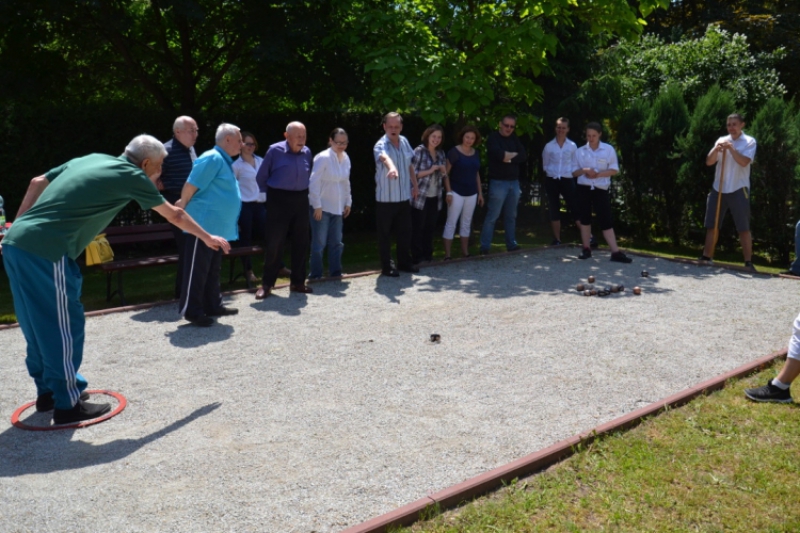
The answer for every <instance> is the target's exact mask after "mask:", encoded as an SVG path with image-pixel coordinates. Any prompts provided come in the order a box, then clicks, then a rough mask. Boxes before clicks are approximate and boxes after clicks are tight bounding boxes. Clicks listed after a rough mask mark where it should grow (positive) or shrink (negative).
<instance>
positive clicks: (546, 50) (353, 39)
mask: <svg viewBox="0 0 800 533" xmlns="http://www.w3.org/2000/svg"><path fill="white" fill-rule="evenodd" d="M668 3H669V2H668V0H642V1H640V2H628V1H625V0H602V1H592V2H588V1H580V0H467V1H464V2H454V1H450V0H397V1H395V2H393V3H392V4H390V6H389V7H388V8H387V6H386V3H385V2H375V3H370V2H358V4H359V5H360V7H361V11H360V15H359V16H358V17H357V18H353V20H352V21H351V22H352V26H351V27H350V28H348V30H349V31H345V32H343V33H342V34H341V37H342V38H343V39H345V41H346V42H347V43H348V45H349V46H350V47H353V48H354V49H355V50H356V51H357V54H358V55H359V57H361V58H363V59H364V61H365V64H366V67H365V70H366V72H367V73H368V74H369V76H370V79H371V82H372V85H373V91H372V96H373V100H374V102H375V105H377V106H378V107H379V108H381V109H398V110H401V111H403V110H412V109H413V110H418V111H419V112H420V113H421V114H422V116H423V117H424V118H425V119H426V120H428V121H432V122H447V121H454V120H455V119H457V118H458V119H461V120H466V119H470V120H473V119H474V120H484V121H488V123H490V124H494V122H495V121H496V120H497V118H498V116H500V115H502V114H503V113H506V112H516V113H518V114H519V115H520V117H519V120H518V126H519V128H520V130H521V131H531V130H535V129H538V126H539V123H538V119H537V118H535V117H534V116H533V115H532V113H531V112H530V110H531V108H532V106H533V105H534V104H536V103H537V102H538V101H540V100H541V99H542V91H541V87H540V86H539V85H538V84H537V83H536V77H537V76H539V75H540V74H542V72H544V71H545V69H546V68H547V66H548V58H549V57H552V55H553V54H554V53H555V52H556V50H557V46H558V39H557V37H556V35H555V32H554V31H553V29H554V28H556V27H558V26H560V25H567V26H570V25H572V24H574V23H575V22H586V23H587V24H588V26H589V30H590V31H591V32H592V33H594V34H601V33H612V34H615V35H619V36H622V37H626V38H627V37H633V36H636V35H638V34H639V33H640V32H641V30H642V27H643V25H644V21H643V20H642V18H641V16H647V15H648V14H649V13H651V12H652V11H653V9H655V8H657V7H666V6H667V5H668ZM632 6H637V7H632Z"/></svg>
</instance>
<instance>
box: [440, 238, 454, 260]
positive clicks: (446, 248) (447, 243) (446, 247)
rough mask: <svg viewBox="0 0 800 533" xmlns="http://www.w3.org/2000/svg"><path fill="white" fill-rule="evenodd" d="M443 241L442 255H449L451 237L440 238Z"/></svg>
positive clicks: (451, 244)
mask: <svg viewBox="0 0 800 533" xmlns="http://www.w3.org/2000/svg"><path fill="white" fill-rule="evenodd" d="M442 240H443V241H444V256H445V257H450V248H452V246H453V239H442Z"/></svg>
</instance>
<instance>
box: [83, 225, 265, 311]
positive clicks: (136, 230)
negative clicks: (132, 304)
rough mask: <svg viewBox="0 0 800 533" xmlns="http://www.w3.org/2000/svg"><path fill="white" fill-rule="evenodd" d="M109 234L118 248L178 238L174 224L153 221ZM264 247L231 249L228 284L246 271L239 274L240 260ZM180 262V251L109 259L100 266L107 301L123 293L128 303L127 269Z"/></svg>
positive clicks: (109, 230) (115, 228) (112, 228)
mask: <svg viewBox="0 0 800 533" xmlns="http://www.w3.org/2000/svg"><path fill="white" fill-rule="evenodd" d="M103 233H105V234H106V239H108V243H109V244H110V245H111V248H112V249H114V247H115V245H124V244H140V243H146V242H158V241H171V240H173V239H174V238H175V237H174V235H173V233H172V226H171V225H170V224H166V223H164V224H150V225H138V226H109V227H108V228H106V229H105V231H104V232H103ZM263 253H264V249H263V248H262V247H261V246H245V247H240V248H231V251H230V253H228V254H227V255H226V256H225V257H226V258H229V259H230V270H229V276H228V283H233V282H234V281H236V279H238V278H239V277H240V276H242V275H244V273H243V272H242V273H239V274H235V271H236V265H235V262H236V259H238V258H240V257H244V256H250V255H258V254H263ZM177 263H178V254H170V255H161V256H155V257H139V258H133V259H121V260H115V261H109V262H108V263H101V264H99V265H96V266H97V267H99V268H100V269H102V270H103V272H105V273H106V301H107V302H110V301H111V299H112V298H113V297H114V295H117V294H118V295H119V298H120V302H121V303H122V305H126V302H125V291H124V290H123V282H122V281H123V280H122V275H123V273H124V272H125V271H127V270H136V269H139V268H149V267H156V266H161V265H171V264H177ZM115 272H116V274H117V289H116V290H114V291H112V290H111V286H112V284H113V277H114V273H115ZM247 288H248V289H251V288H252V286H251V283H250V280H247Z"/></svg>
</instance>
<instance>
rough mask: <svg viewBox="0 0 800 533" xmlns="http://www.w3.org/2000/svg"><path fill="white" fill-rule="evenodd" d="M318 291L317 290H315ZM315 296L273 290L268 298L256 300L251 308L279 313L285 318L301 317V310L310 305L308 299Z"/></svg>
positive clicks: (287, 290)
mask: <svg viewBox="0 0 800 533" xmlns="http://www.w3.org/2000/svg"><path fill="white" fill-rule="evenodd" d="M314 290H317V289H314ZM314 297H315V295H314V294H313V293H312V294H303V293H299V292H289V289H288V288H282V289H278V290H277V291H275V290H273V291H272V294H270V295H269V296H268V297H267V298H264V299H263V300H256V301H254V302H253V303H251V304H250V307H252V308H253V309H255V310H256V311H267V312H270V313H278V314H280V315H283V316H300V310H301V309H302V308H304V307H306V306H307V305H308V299H309V298H314Z"/></svg>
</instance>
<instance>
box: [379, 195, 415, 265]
mask: <svg viewBox="0 0 800 533" xmlns="http://www.w3.org/2000/svg"><path fill="white" fill-rule="evenodd" d="M375 214H376V219H377V223H378V254H379V255H380V259H381V268H383V269H389V268H391V267H392V235H394V238H395V240H396V241H397V266H398V267H400V268H406V267H410V266H411V264H412V263H411V205H410V204H409V203H408V202H407V201H405V202H377V203H376V206H375Z"/></svg>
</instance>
